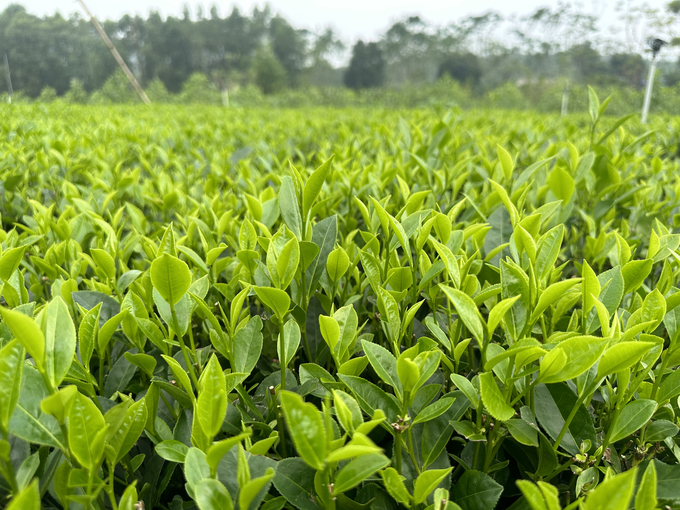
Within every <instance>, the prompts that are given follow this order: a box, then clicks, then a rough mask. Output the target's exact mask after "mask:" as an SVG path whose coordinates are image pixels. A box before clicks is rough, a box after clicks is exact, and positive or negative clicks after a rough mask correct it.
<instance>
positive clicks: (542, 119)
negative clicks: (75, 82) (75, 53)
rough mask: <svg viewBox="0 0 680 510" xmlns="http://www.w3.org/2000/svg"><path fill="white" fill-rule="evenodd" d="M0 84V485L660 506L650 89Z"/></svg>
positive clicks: (268, 498) (676, 135)
mask: <svg viewBox="0 0 680 510" xmlns="http://www.w3.org/2000/svg"><path fill="white" fill-rule="evenodd" d="M605 109H606V102H603V103H602V105H600V102H599V101H598V100H597V98H596V97H595V96H594V95H591V97H590V116H577V117H568V118H566V119H563V118H559V117H551V116H545V115H537V114H529V113H513V112H508V111H497V112H495V111H491V112H488V111H487V112H482V111H479V112H477V111H472V112H461V111H446V110H441V111H435V110H428V111H401V112H399V111H382V110H378V109H375V110H273V111H272V110H229V109H221V108H210V107H183V106H166V107H162V106H161V107H159V106H152V107H150V108H140V107H134V108H133V107H68V108H66V107H64V106H63V105H62V106H57V105H52V106H49V105H48V106H45V105H3V106H0V213H1V222H2V225H1V230H0V242H1V245H0V247H1V252H0V287H1V289H0V294H1V296H2V299H1V303H0V304H1V305H2V306H0V316H1V322H0V436H1V439H0V498H1V499H0V507H3V508H9V509H11V510H24V509H28V510H37V509H39V508H45V509H60V508H63V509H88V510H91V509H97V510H105V509H112V510H117V509H120V510H139V509H142V508H144V509H146V510H151V509H168V510H180V509H191V508H197V509H199V510H221V509H227V510H231V509H238V510H255V509H258V508H263V509H265V510H281V509H283V508H285V509H289V510H293V509H298V510H336V509H337V510H345V509H347V510H396V509H401V508H409V509H414V510H424V509H426V508H428V509H432V510H458V509H462V510H492V509H494V508H499V509H501V508H513V509H531V510H559V509H561V508H582V509H585V510H595V509H598V510H600V509H606V510H627V509H628V508H635V510H651V509H654V508H665V506H666V505H667V506H669V507H671V508H680V484H679V483H678V481H680V464H679V463H680V447H679V446H678V440H677V437H676V436H677V434H678V431H679V430H680V429H679V427H678V424H680V409H679V408H678V404H679V402H678V397H679V396H680V371H676V368H677V367H678V366H680V289H679V288H678V287H680V284H679V283H678V280H679V279H680V233H678V232H680V173H679V170H680V169H679V165H678V161H679V160H678V155H679V154H680V152H679V150H680V149H679V143H680V119H675V118H665V119H656V120H655V121H654V123H653V124H651V125H649V126H642V125H640V124H639V121H638V120H637V119H636V118H629V119H627V118H623V119H618V120H617V119H616V118H615V117H602V113H603V112H604V110H605Z"/></svg>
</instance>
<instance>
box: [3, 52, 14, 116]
mask: <svg viewBox="0 0 680 510" xmlns="http://www.w3.org/2000/svg"><path fill="white" fill-rule="evenodd" d="M5 73H6V74H7V102H8V103H10V104H11V103H12V94H13V93H14V90H13V89H12V78H11V76H10V74H9V61H8V60H7V53H5Z"/></svg>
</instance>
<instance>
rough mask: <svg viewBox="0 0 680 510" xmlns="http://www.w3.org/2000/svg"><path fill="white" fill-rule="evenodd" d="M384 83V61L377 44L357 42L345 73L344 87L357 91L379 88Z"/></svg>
mask: <svg viewBox="0 0 680 510" xmlns="http://www.w3.org/2000/svg"><path fill="white" fill-rule="evenodd" d="M384 82H385V59H384V57H383V52H382V50H381V49H380V46H378V44H377V43H368V44H364V42H363V41H358V42H357V43H356V44H355V45H354V47H353V48H352V59H351V60H350V63H349V67H348V68H347V71H346V72H345V85H347V86H348V87H349V88H352V89H355V90H359V89H366V88H372V87H380V86H381V85H383V83H384Z"/></svg>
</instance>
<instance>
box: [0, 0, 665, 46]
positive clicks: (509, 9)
mask: <svg viewBox="0 0 680 510" xmlns="http://www.w3.org/2000/svg"><path fill="white" fill-rule="evenodd" d="M15 1H16V0H15ZM85 1H86V4H87V5H88V7H89V9H90V11H92V13H93V14H94V15H95V16H97V17H98V18H101V19H106V18H109V19H118V18H120V17H121V16H122V15H123V14H126V13H127V14H140V15H142V16H146V15H147V14H148V12H149V10H151V9H155V10H158V11H160V13H161V15H163V16H168V15H171V16H178V15H180V13H181V12H182V8H183V6H184V5H188V6H189V8H190V11H191V12H192V14H194V13H195V12H196V10H197V7H198V6H199V5H201V6H202V7H203V11H204V12H205V13H206V14H207V12H208V11H209V10H210V7H211V6H212V5H213V4H215V5H217V6H218V10H219V12H220V14H221V15H222V16H224V15H227V14H228V13H229V12H230V11H231V9H232V7H233V6H234V5H236V6H238V7H239V8H240V9H242V10H243V11H246V12H248V11H250V10H251V9H252V8H253V7H254V6H256V5H259V6H263V5H264V3H265V2H253V1H248V0H240V1H237V2H203V1H192V0H189V1H187V0H85ZM617 1H621V0H585V1H584V2H581V3H580V5H581V10H582V12H587V13H589V14H595V15H597V16H598V17H599V18H600V19H601V20H602V21H601V25H602V26H603V28H604V29H606V28H607V27H608V26H611V25H612V24H614V23H615V22H616V9H615V5H616V2H617ZM623 1H627V2H633V1H635V2H636V3H639V2H638V1H637V0H623ZM667 1H668V0H647V3H648V4H650V5H652V6H655V7H661V6H663V5H665V3H667ZM10 3H12V2H10V1H8V0H0V9H4V8H5V7H6V6H7V5H9V4H10ZM18 3H21V4H22V5H24V6H25V7H26V8H27V9H28V10H29V11H30V12H32V13H34V14H38V15H45V14H53V13H54V12H55V11H59V12H60V13H61V14H63V15H68V14H69V13H72V12H75V11H78V12H80V5H79V3H78V2H77V1H75V0H18ZM269 3H270V5H271V6H272V9H273V10H274V11H275V12H278V13H280V14H282V15H283V16H284V17H286V18H287V19H288V20H289V21H290V22H291V24H293V25H294V26H296V27H300V28H307V29H310V30H319V29H322V28H325V27H327V26H331V27H333V28H335V29H336V30H337V31H338V32H339V35H340V36H341V37H342V38H343V39H345V40H350V41H353V40H356V39H359V38H363V39H369V40H370V39H375V38H377V36H378V35H379V34H380V33H381V32H383V31H384V30H386V29H387V28H388V27H389V26H390V25H391V23H392V22H394V21H396V20H398V19H400V18H402V17H403V16H404V15H411V14H419V15H420V16H421V17H423V18H424V19H425V20H427V21H429V22H432V23H434V24H437V25H440V24H445V23H448V22H451V21H457V20H460V19H462V18H465V17H466V16H469V15H471V14H481V13H483V12H486V11H489V10H494V11H497V12H500V13H501V14H503V15H504V16H510V15H512V14H518V15H524V14H528V13H530V12H532V11H533V10H535V9H536V8H537V7H541V6H545V5H552V6H556V5H557V1H555V0H552V1H542V0H512V1H511V0H476V1H474V2H470V1H469V0H420V1H414V0H342V1H337V0H272V1H270V2H269Z"/></svg>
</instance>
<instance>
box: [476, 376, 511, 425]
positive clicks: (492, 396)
mask: <svg viewBox="0 0 680 510" xmlns="http://www.w3.org/2000/svg"><path fill="white" fill-rule="evenodd" d="M479 386H480V393H481V394H482V402H484V407H486V409H487V410H488V411H489V413H490V414H491V416H493V417H494V418H496V419H497V420H501V421H505V420H509V419H510V418H512V417H513V416H514V414H515V410H514V409H513V408H512V407H510V406H509V405H508V404H507V402H505V398H504V397H503V394H502V393H501V390H500V389H499V388H498V385H497V384H496V380H495V379H494V375H493V372H485V373H483V374H481V375H480V376H479Z"/></svg>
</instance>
